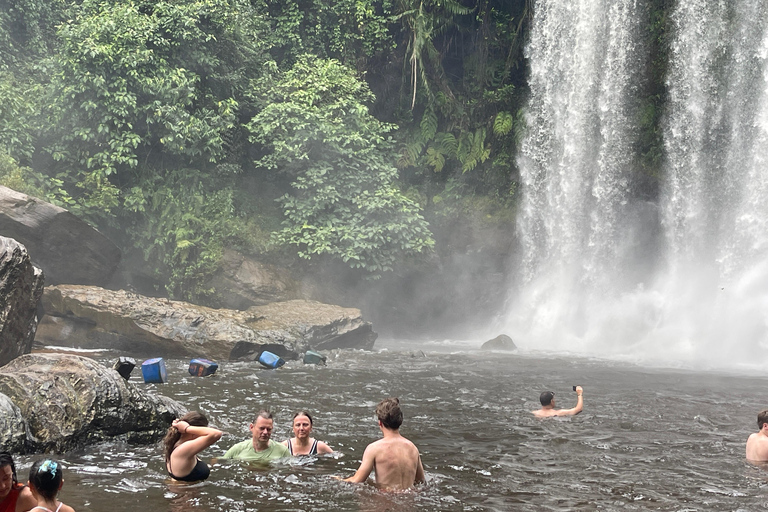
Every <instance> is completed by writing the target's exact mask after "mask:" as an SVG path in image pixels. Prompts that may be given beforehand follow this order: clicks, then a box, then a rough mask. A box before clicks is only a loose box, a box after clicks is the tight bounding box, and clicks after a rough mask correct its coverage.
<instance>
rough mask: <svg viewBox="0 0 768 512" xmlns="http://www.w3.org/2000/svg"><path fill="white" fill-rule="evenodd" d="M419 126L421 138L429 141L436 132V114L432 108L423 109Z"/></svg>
mask: <svg viewBox="0 0 768 512" xmlns="http://www.w3.org/2000/svg"><path fill="white" fill-rule="evenodd" d="M419 126H420V127H421V137H422V139H423V140H425V141H430V140H432V139H434V138H435V133H437V115H436V114H435V111H434V110H432V108H428V109H427V110H425V111H424V115H423V116H422V117H421V123H420V125H419Z"/></svg>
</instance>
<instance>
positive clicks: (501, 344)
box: [480, 334, 517, 351]
mask: <svg viewBox="0 0 768 512" xmlns="http://www.w3.org/2000/svg"><path fill="white" fill-rule="evenodd" d="M480 350H509V351H512V350H517V346H516V345H515V342H514V341H512V338H510V337H509V336H507V335H506V334H500V335H498V336H496V337H495V338H493V339H492V340H488V341H486V342H485V343H483V346H482V347H480Z"/></svg>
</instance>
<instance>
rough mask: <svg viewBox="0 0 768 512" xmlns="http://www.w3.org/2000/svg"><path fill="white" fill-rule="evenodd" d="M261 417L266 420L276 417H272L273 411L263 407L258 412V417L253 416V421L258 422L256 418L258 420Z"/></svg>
mask: <svg viewBox="0 0 768 512" xmlns="http://www.w3.org/2000/svg"><path fill="white" fill-rule="evenodd" d="M259 418H264V419H265V420H271V419H274V418H272V413H271V412H269V411H268V410H266V409H262V410H260V411H259V414H257V415H256V417H255V418H253V423H256V420H258V419H259Z"/></svg>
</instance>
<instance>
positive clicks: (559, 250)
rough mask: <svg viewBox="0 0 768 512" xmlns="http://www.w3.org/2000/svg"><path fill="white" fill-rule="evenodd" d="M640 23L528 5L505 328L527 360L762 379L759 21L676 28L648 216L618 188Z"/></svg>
mask: <svg viewBox="0 0 768 512" xmlns="http://www.w3.org/2000/svg"><path fill="white" fill-rule="evenodd" d="M647 9H648V6H647V5H646V4H644V3H643V2H641V1H631V0H620V1H609V0H605V1H602V2H600V1H590V2H587V1H577V2H574V1H572V0H547V1H540V2H537V3H536V8H535V13H534V21H533V26H532V30H531V39H530V42H529V45H528V47H527V52H528V57H529V59H530V62H531V74H530V79H529V81H530V90H531V95H530V100H529V105H528V116H527V123H528V134H527V136H526V139H525V140H524V142H523V146H522V150H521V154H520V157H519V161H518V164H519V167H520V170H521V183H522V200H521V208H520V213H519V221H518V241H519V244H520V251H519V252H520V255H521V256H520V262H519V269H520V273H519V275H518V276H517V277H516V280H515V282H514V283H513V284H512V286H511V288H512V289H513V290H514V291H513V293H512V296H511V298H510V301H509V314H508V315H507V317H506V318H505V319H504V324H505V325H504V326H503V327H504V328H505V330H506V331H507V332H508V333H509V334H511V335H512V336H513V337H514V338H515V339H516V341H519V345H520V346H521V347H522V348H524V349H531V350H555V351H567V352H574V353H580V354H586V355H595V356H602V357H610V358H620V359H628V360H632V361H639V362H647V363H651V364H667V365H683V366H699V367H701V366H703V367H724V366H737V367H738V366H744V367H758V366H760V365H762V364H764V363H766V362H768V257H766V256H768V254H767V252H768V198H767V196H766V193H768V165H767V162H766V160H767V159H768V30H767V29H766V27H768V6H765V5H763V4H761V3H754V2H749V1H747V0H740V1H738V2H708V1H705V0H695V1H688V2H680V3H679V5H678V6H676V7H675V9H674V10H673V12H672V16H671V19H670V26H671V29H672V30H671V46H670V51H669V63H668V72H667V90H668V99H667V104H666V107H665V108H666V113H665V117H664V121H663V129H664V151H665V162H666V163H665V164H664V167H663V168H662V169H661V173H662V175H663V182H662V191H661V193H660V195H659V197H658V199H657V200H656V202H654V203H649V202H645V201H642V200H640V199H638V198H637V197H638V195H639V194H633V189H632V181H631V172H630V171H631V169H632V165H633V160H635V159H636V158H637V157H636V156H634V155H633V145H635V144H636V142H637V137H638V131H637V127H636V125H637V119H638V115H637V114H638V113H637V111H635V110H634V109H635V108H637V107H636V106H637V105H638V103H639V102H638V93H639V89H640V88H641V84H642V83H643V79H644V78H643V76H642V73H643V71H644V67H645V62H646V59H647V58H648V55H647V53H648V49H647V48H646V47H645V46H644V43H643V42H642V41H643V40H644V39H643V35H642V33H641V30H642V24H643V23H644V20H645V19H646V18H645V17H644V16H643V13H644V12H646V10H647Z"/></svg>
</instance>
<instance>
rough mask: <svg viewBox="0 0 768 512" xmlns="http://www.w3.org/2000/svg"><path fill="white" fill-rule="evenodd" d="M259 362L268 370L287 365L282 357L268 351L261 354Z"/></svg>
mask: <svg viewBox="0 0 768 512" xmlns="http://www.w3.org/2000/svg"><path fill="white" fill-rule="evenodd" d="M259 362H260V363H261V364H262V365H264V366H266V367H267V368H280V367H281V366H283V365H284V364H285V361H284V360H283V358H282V357H279V356H278V355H277V354H273V353H272V352H268V351H266V350H265V351H264V352H262V353H261V354H259Z"/></svg>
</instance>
